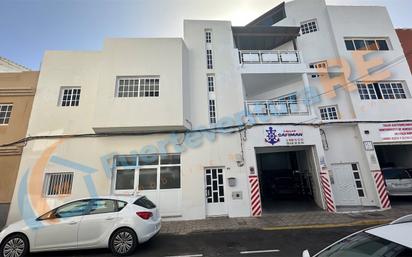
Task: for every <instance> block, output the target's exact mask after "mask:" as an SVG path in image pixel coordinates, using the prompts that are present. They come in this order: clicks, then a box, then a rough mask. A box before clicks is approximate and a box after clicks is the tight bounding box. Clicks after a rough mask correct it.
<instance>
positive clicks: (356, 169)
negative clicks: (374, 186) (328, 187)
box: [352, 163, 365, 197]
mask: <svg viewBox="0 0 412 257" xmlns="http://www.w3.org/2000/svg"><path fill="white" fill-rule="evenodd" d="M352 171H353V178H354V180H355V186H356V190H357V191H358V195H359V197H365V191H364V190H363V186H362V179H361V176H360V173H359V167H358V164H357V163H352Z"/></svg>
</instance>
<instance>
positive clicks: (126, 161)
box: [115, 155, 137, 167]
mask: <svg viewBox="0 0 412 257" xmlns="http://www.w3.org/2000/svg"><path fill="white" fill-rule="evenodd" d="M115 165H116V167H133V166H136V165H137V156H136V155H119V156H116V157H115Z"/></svg>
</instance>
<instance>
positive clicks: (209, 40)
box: [205, 29, 212, 44]
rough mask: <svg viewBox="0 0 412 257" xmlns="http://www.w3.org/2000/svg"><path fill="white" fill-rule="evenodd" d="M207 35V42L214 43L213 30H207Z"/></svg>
mask: <svg viewBox="0 0 412 257" xmlns="http://www.w3.org/2000/svg"><path fill="white" fill-rule="evenodd" d="M205 36H206V43H208V44H210V43H212V31H211V30H210V29H207V30H206V31H205Z"/></svg>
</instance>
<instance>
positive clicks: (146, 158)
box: [139, 154, 159, 166]
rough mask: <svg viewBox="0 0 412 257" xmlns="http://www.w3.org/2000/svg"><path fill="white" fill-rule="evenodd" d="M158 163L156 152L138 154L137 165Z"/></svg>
mask: <svg viewBox="0 0 412 257" xmlns="http://www.w3.org/2000/svg"><path fill="white" fill-rule="evenodd" d="M158 164H159V155H158V154H144V155H139V166H148V165H158Z"/></svg>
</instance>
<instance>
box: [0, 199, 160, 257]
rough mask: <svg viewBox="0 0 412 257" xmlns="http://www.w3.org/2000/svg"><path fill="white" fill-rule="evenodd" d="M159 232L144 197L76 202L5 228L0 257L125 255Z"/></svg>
mask: <svg viewBox="0 0 412 257" xmlns="http://www.w3.org/2000/svg"><path fill="white" fill-rule="evenodd" d="M160 227H161V218H160V215H159V212H158V210H157V208H156V206H155V205H154V204H153V203H152V202H151V201H150V200H149V199H147V198H146V197H145V196H137V197H113V196H112V197H103V198H101V197H99V198H85V199H79V200H76V201H72V202H69V203H66V204H64V205H62V206H60V207H57V208H55V209H53V210H51V211H49V212H47V213H45V214H43V215H42V216H40V217H38V218H36V219H33V220H21V221H18V222H16V223H13V224H11V225H9V226H7V227H5V228H4V229H3V230H2V231H1V232H0V254H1V255H0V256H1V257H23V256H25V255H26V254H28V253H29V252H43V251H55V250H69V249H71V250H76V249H93V248H110V250H111V251H112V253H113V254H114V255H116V256H126V255H130V254H132V253H133V252H134V251H135V249H136V247H137V245H138V244H141V243H144V242H146V241H148V240H149V239H151V238H152V237H154V236H155V235H156V234H157V233H158V232H159V231H160Z"/></svg>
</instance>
